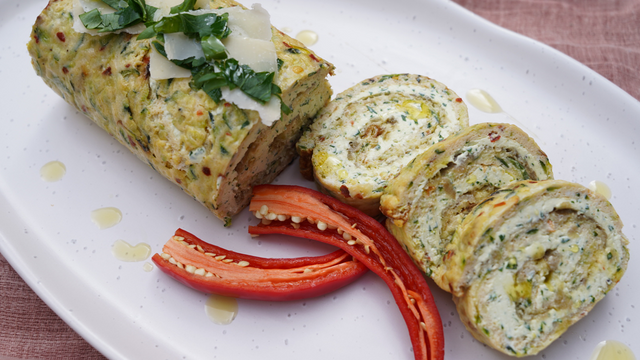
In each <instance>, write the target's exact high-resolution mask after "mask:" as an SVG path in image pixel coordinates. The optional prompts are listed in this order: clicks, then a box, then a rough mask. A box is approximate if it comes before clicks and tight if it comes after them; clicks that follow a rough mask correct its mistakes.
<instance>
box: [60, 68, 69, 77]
mask: <svg viewBox="0 0 640 360" xmlns="http://www.w3.org/2000/svg"><path fill="white" fill-rule="evenodd" d="M62 73H63V74H65V75H66V74H68V73H69V69H67V68H66V67H65V66H63V67H62Z"/></svg>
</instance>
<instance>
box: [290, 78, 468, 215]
mask: <svg viewBox="0 0 640 360" xmlns="http://www.w3.org/2000/svg"><path fill="white" fill-rule="evenodd" d="M468 124H469V120H468V112H467V107H466V105H465V104H464V103H463V102H462V98H460V97H459V96H458V95H456V93H454V92H453V91H452V90H450V89H448V88H447V87H446V86H445V85H443V84H441V83H439V82H437V81H435V80H432V79H430V78H428V77H424V76H420V75H410V74H398V75H383V76H377V77H374V78H371V79H367V80H365V81H363V82H360V83H358V84H357V85H355V86H354V87H352V88H350V89H348V90H346V91H344V92H343V93H341V94H339V95H337V96H336V98H335V99H334V100H333V101H331V102H330V103H329V105H328V106H326V107H325V108H324V109H323V110H322V111H321V112H320V114H319V115H318V117H317V118H316V120H315V121H314V122H313V124H312V125H311V127H310V129H309V130H308V131H307V132H305V133H304V134H303V136H302V138H301V139H300V141H299V142H298V144H297V150H298V153H299V154H300V168H301V172H302V174H303V175H304V176H305V177H306V178H308V179H310V180H313V179H314V178H315V180H316V181H317V183H318V184H319V185H320V188H321V190H322V191H324V192H325V193H327V194H329V195H331V196H333V197H335V198H337V199H338V200H340V201H342V202H344V203H347V204H349V205H352V206H354V207H356V208H358V209H360V210H362V211H363V212H365V213H366V214H368V215H370V216H376V215H379V214H380V211H379V204H380V196H381V195H382V192H383V191H384V189H385V187H386V186H387V182H388V181H389V180H390V179H391V178H393V177H394V176H395V175H396V174H397V173H398V172H399V171H400V169H401V168H402V167H403V166H405V165H406V164H407V163H409V162H410V161H411V160H412V159H413V158H414V157H415V156H417V155H418V154H420V153H421V152H423V151H425V150H426V149H427V148H429V147H430V146H432V145H433V144H436V143H438V142H439V141H442V140H444V139H445V138H447V137H448V136H449V135H452V134H455V133H457V132H458V131H460V130H462V129H463V128H465V127H467V126H468Z"/></svg>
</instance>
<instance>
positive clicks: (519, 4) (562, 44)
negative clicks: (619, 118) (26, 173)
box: [0, 0, 640, 360]
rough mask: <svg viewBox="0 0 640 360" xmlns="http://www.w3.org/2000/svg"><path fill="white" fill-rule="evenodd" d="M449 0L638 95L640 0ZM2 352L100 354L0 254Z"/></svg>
mask: <svg viewBox="0 0 640 360" xmlns="http://www.w3.org/2000/svg"><path fill="white" fill-rule="evenodd" d="M419 1H428V0H419ZM454 1H455V2H456V3H458V4H460V5H462V6H464V7H466V8H467V9H469V10H471V11H472V12H474V13H476V14H478V15H480V16H482V17H484V18H486V19H488V20H490V21H492V22H494V23H496V24H498V25H500V26H503V27H505V28H507V29H510V30H513V31H515V32H518V33H520V34H523V35H526V36H528V37H531V38H533V39H536V40H538V41H540V42H543V43H545V44H548V45H550V46H552V47H554V48H556V49H558V50H560V51H562V52H564V53H565V54H567V55H569V56H571V57H573V58H574V59H576V60H578V61H580V62H581V63H583V64H585V65H587V66H588V67H590V68H592V69H593V70H595V71H596V72H598V73H600V74H601V75H603V76H604V77H606V78H607V79H609V80H611V81H612V82H613V83H615V84H616V85H618V86H620V87H621V88H622V89H623V90H625V91H626V92H628V93H629V94H631V95H632V96H633V97H635V98H636V99H638V100H640V71H639V70H638V69H639V67H640V0H454ZM6 357H12V358H22V359H104V356H102V355H101V354H100V353H99V352H98V351H96V350H95V349H94V348H93V347H91V345H89V344H88V343H87V342H86V341H84V340H83V339H82V338H81V337H80V336H78V335H77V334H76V333H75V332H74V331H73V330H72V329H71V328H70V327H69V326H67V325H66V324H65V323H64V322H63V321H62V320H60V318H59V317H58V316H57V315H56V314H55V313H54V312H53V311H52V310H51V309H49V308H48V307H47V305H46V304H45V303H44V302H42V300H40V299H39V298H38V297H37V296H36V294H35V293H34V292H33V291H32V290H31V289H30V288H29V286H27V285H26V284H25V283H24V281H22V279H21V278H20V276H18V274H17V273H16V272H15V271H14V270H13V269H12V268H11V266H10V265H9V264H8V263H7V261H6V260H5V258H4V257H3V256H2V255H1V254H0V360H2V359H4V358H6Z"/></svg>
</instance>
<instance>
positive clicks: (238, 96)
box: [220, 88, 280, 126]
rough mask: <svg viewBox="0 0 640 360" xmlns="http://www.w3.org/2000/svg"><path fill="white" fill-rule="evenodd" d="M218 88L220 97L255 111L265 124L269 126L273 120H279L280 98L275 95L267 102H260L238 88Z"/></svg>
mask: <svg viewBox="0 0 640 360" xmlns="http://www.w3.org/2000/svg"><path fill="white" fill-rule="evenodd" d="M220 90H221V91H222V98H223V99H225V100H226V101H227V102H230V103H234V104H236V105H237V106H238V107H239V108H241V109H245V110H255V111H257V112H258V114H260V120H261V121H262V123H263V124H265V125H266V126H271V125H273V123H274V122H276V121H277V120H280V99H278V98H277V97H275V96H272V97H271V100H269V102H268V103H266V104H261V103H259V102H257V101H255V100H253V99H252V98H250V97H249V96H248V95H247V94H245V93H243V92H242V90H240V89H238V88H235V89H233V90H229V88H222V89H220Z"/></svg>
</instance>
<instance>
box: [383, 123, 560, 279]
mask: <svg viewBox="0 0 640 360" xmlns="http://www.w3.org/2000/svg"><path fill="white" fill-rule="evenodd" d="M551 178H553V175H552V171H551V164H550V163H549V159H548V158H547V156H546V155H545V153H544V152H542V150H540V148H539V147H538V145H537V144H536V143H535V142H534V141H533V139H531V138H530V137H529V136H527V134H525V133H524V132H523V131H522V130H520V129H519V128H518V127H516V126H515V125H510V124H493V123H481V124H477V125H473V126H470V127H468V128H467V129H465V130H463V131H461V132H460V133H458V134H456V135H454V136H451V137H449V138H448V139H446V140H445V141H442V142H440V143H438V144H437V145H434V146H432V147H431V148H429V149H428V150H427V151H425V152H424V153H422V154H421V155H419V156H418V157H416V158H415V160H414V161H412V162H411V163H409V164H408V165H407V166H406V167H405V168H403V169H402V171H401V172H400V174H398V176H397V177H396V178H395V179H393V180H391V181H390V182H389V185H388V186H387V189H386V190H385V193H384V195H383V196H382V199H381V202H380V204H381V206H380V208H381V210H382V212H383V214H384V215H385V216H387V228H388V229H389V231H390V232H391V233H392V234H393V235H394V236H395V237H396V239H398V241H399V242H400V243H401V244H403V246H404V248H405V249H406V250H407V252H408V253H409V255H410V256H411V257H412V258H413V259H414V261H415V262H416V264H417V265H418V266H419V267H420V268H421V269H422V271H423V272H424V273H425V274H427V275H428V276H431V277H432V278H433V279H434V280H435V281H436V283H438V284H440V277H441V276H442V274H443V271H444V268H443V267H442V258H443V255H444V253H445V249H446V246H447V244H448V243H449V242H451V238H452V237H453V234H454V233H455V232H456V229H457V228H458V227H459V225H460V223H461V222H462V219H463V218H464V216H465V215H466V214H467V213H468V211H469V210H470V209H471V208H472V207H473V206H475V205H476V204H478V203H480V202H481V201H483V200H484V199H485V198H487V197H488V196H489V195H490V194H491V193H493V192H494V191H496V190H497V189H499V188H501V187H503V186H505V185H508V184H509V183H512V182H514V181H519V180H527V179H531V180H545V179H551Z"/></svg>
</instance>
